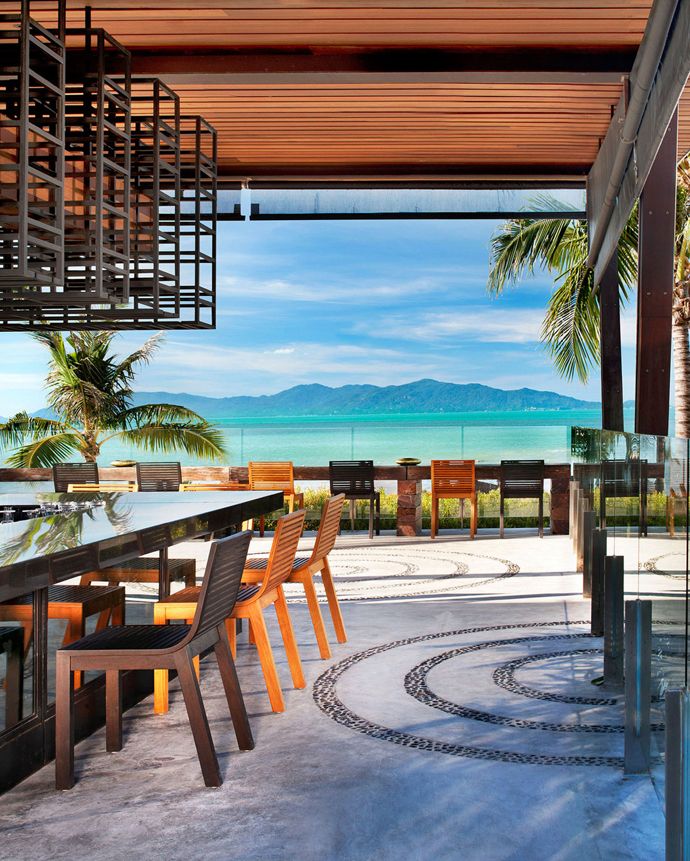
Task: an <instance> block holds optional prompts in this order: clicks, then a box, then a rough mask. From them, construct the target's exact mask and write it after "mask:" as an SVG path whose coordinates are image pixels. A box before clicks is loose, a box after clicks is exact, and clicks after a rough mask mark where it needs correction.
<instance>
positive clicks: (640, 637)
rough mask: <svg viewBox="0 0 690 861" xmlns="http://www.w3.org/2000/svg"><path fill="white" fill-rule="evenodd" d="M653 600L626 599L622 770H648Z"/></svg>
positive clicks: (639, 772) (629, 772) (634, 771)
mask: <svg viewBox="0 0 690 861" xmlns="http://www.w3.org/2000/svg"><path fill="white" fill-rule="evenodd" d="M651 681H652V602H651V601H640V600H636V601H626V602H625V765H624V769H625V773H626V774H641V773H642V772H645V771H647V770H648V769H649V749H650V740H651V732H650V707H651V702H652V698H651Z"/></svg>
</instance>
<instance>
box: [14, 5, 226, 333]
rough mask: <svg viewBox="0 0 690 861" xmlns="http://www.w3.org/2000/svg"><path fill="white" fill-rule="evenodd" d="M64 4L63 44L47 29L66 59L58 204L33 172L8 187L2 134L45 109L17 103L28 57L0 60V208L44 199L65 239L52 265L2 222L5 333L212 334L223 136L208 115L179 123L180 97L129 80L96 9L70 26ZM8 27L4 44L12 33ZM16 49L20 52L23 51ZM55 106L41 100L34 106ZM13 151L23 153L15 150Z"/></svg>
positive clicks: (122, 53) (122, 51)
mask: <svg viewBox="0 0 690 861" xmlns="http://www.w3.org/2000/svg"><path fill="white" fill-rule="evenodd" d="M57 5H58V9H59V13H58V33H59V37H60V38H58V36H55V35H54V34H51V33H50V32H49V31H47V30H45V29H44V28H41V32H43V33H45V34H47V35H44V36H43V37H42V38H43V39H44V40H46V39H50V40H52V41H54V42H55V45H56V46H57V47H58V48H59V49H60V50H59V51H55V52H53V53H54V54H55V57H57V58H58V59H61V61H62V62H61V65H60V66H59V67H58V73H59V75H61V77H59V81H60V83H61V84H62V85H63V90H62V91H61V96H62V101H61V103H60V105H59V106H58V107H56V108H54V110H53V112H52V114H50V116H51V117H54V119H52V120H51V121H52V122H53V123H54V125H55V129H54V131H55V134H54V135H52V137H49V140H50V144H51V146H52V148H53V149H52V150H51V153H52V155H51V156H50V158H52V161H51V165H52V168H51V170H52V175H51V176H50V180H51V182H50V189H51V194H52V196H49V195H48V194H47V193H46V192H45V191H41V193H40V194H39V195H38V196H37V197H36V195H34V188H35V184H34V185H31V184H30V183H27V182H25V181H24V180H23V178H22V177H23V176H24V175H25V174H21V172H20V171H19V170H18V169H17V170H15V171H14V173H12V175H11V179H10V169H9V168H7V169H5V168H4V164H5V163H6V162H7V161H8V159H7V155H6V153H5V146H4V144H5V141H6V140H7V139H9V133H8V132H7V131H6V130H3V129H7V128H9V129H12V128H15V127H17V128H20V127H21V124H22V123H24V124H28V128H29V131H30V132H31V129H32V126H31V122H32V120H31V118H32V116H38V115H39V111H38V109H37V108H36V107H32V105H33V104H34V103H33V102H31V100H29V101H28V102H27V105H28V107H24V103H23V102H20V101H18V100H17V99H16V98H15V100H14V101H12V92H13V89H12V88H14V90H16V91H17V92H21V91H22V90H21V86H20V83H18V81H19V82H21V80H22V79H21V74H20V73H21V71H22V65H21V62H20V60H17V61H16V62H15V64H14V65H12V64H11V63H7V64H6V66H5V67H4V68H3V66H0V87H1V88H3V89H0V99H2V101H0V144H2V147H1V148H0V179H1V180H2V201H3V207H2V213H1V214H2V215H3V217H4V215H5V214H6V213H7V212H8V211H9V207H8V206H5V198H6V197H7V198H8V199H9V202H10V204H12V202H13V198H14V205H15V207H19V206H20V205H21V206H24V207H25V208H26V209H27V211H29V212H30V211H32V210H31V206H32V201H33V199H34V198H35V199H36V200H37V201H38V203H36V208H40V209H41V211H43V212H46V213H49V214H50V218H48V219H45V221H46V223H48V222H49V223H50V226H51V228H52V234H51V235H53V236H55V237H56V238H55V239H54V241H53V245H54V259H52V258H51V259H50V260H49V261H48V262H45V254H44V253H43V252H42V256H40V257H39V256H38V252H33V253H32V252H31V251H30V250H29V249H27V251H26V252H24V253H22V252H20V250H19V243H20V241H22V237H23V235H24V234H19V235H18V236H9V235H8V234H9V231H8V230H7V229H6V228H5V225H6V224H12V222H11V220H10V219H5V220H4V221H3V222H2V224H3V231H4V232H3V233H2V234H0V243H4V244H0V251H2V252H3V253H2V254H0V331H2V330H4V331H40V330H63V329H110V330H128V329H191V328H194V329H207V328H214V327H215V322H216V311H215V304H216V251H217V240H216V227H217V140H216V132H215V129H213V127H212V126H210V125H209V124H208V123H206V122H205V121H204V120H203V118H201V117H196V116H191V117H181V116H180V103H179V98H178V96H177V95H176V94H175V93H174V92H173V91H172V90H171V89H170V88H169V87H167V86H166V85H165V84H164V83H163V82H161V81H159V80H158V79H137V80H136V81H135V82H134V84H133V83H132V81H131V75H130V55H129V52H128V51H127V49H126V48H124V47H123V46H122V45H121V44H120V43H119V42H117V40H115V39H114V38H112V37H111V36H110V35H109V34H108V33H106V32H105V31H104V30H102V29H99V28H93V27H91V26H90V16H89V14H88V10H87V17H86V26H85V27H83V28H79V29H73V28H69V29H67V28H66V27H65V23H64V9H65V4H64V0H59V2H58V4H57ZM6 17H7V16H3V17H2V18H0V23H2V22H4V21H5V19H6ZM13 20H14V22H15V23H16V24H17V25H18V27H19V30H21V31H22V32H29V33H31V32H32V31H31V19H30V16H29V13H28V2H22V4H21V13H17V14H16V15H15V16H14V19H13ZM19 25H20V26H19ZM37 26H40V25H37ZM0 33H2V35H1V36H0V39H2V40H5V39H6V37H7V34H6V31H5V30H0ZM11 35H12V36H13V38H14V39H15V41H18V42H19V41H20V39H19V38H18V37H17V36H16V35H15V33H14V32H12V33H11ZM34 41H35V40H34ZM29 42H30V44H31V45H33V41H32V40H31V39H29ZM2 44H3V42H1V41H0V45H2ZM65 44H67V45H68V46H69V53H68V54H67V56H68V62H67V64H66V68H65V56H66V52H65V48H64V45H65ZM39 47H40V46H39ZM15 53H16V54H17V56H18V57H20V51H19V49H18V50H17V51H16V52H15ZM48 56H49V57H52V56H53V55H52V54H49V55H48ZM2 59H3V62H5V54H3V58H2ZM36 74H37V75H38V74H40V73H38V72H37V73H36ZM44 77H45V76H44ZM37 80H38V84H43V85H45V86H46V87H47V89H48V90H49V92H50V93H52V94H53V95H54V97H56V98H57V96H58V95H60V93H58V92H57V90H58V88H57V87H56V86H53V87H52V88H51V86H50V84H51V82H50V80H47V79H46V80H45V81H44V80H43V78H39V79H37ZM46 103H47V100H46V99H45V98H44V99H43V100H42V101H41V102H36V104H41V105H45V104H46ZM22 110H23V111H24V112H23V113H22ZM42 110H43V111H44V112H46V110H45V108H42ZM13 112H14V114H17V115H18V117H17V122H14V120H15V118H14V116H13ZM32 112H33V113H32ZM3 122H4V123H5V125H3ZM13 122H14V125H13ZM46 122H47V120H46ZM63 123H64V137H60V134H59V133H60V132H62V128H63ZM53 138H54V140H53ZM30 139H31V138H30ZM15 151H16V152H17V153H18V154H19V148H18V147H17V148H16V150H15ZM30 152H31V150H30ZM46 153H47V149H46V147H43V146H36V147H35V149H34V153H33V154H34V156H35V157H40V158H42V159H44V160H48V159H49V156H48V155H47V154H46ZM62 156H64V161H63V160H62ZM18 157H19V155H17V158H18ZM39 170H40V168H36V170H35V171H34V172H36V171H39ZM25 173H26V172H25ZM43 173H46V170H45V169H44V170H43V172H42V173H40V175H39V179H41V181H44V179H45V177H44V176H43ZM45 181H46V182H47V180H45ZM20 198H21V201H20ZM27 223H28V224H29V226H32V224H33V222H32V221H31V220H29V221H28V222H27ZM63 228H64V229H63ZM58 231H62V235H64V243H63V242H61V241H60V239H61V236H58ZM15 233H17V231H15ZM3 237H4V239H3ZM44 247H45V243H44V245H42V246H41V248H42V249H44ZM39 262H40V265H39ZM22 267H24V268H22Z"/></svg>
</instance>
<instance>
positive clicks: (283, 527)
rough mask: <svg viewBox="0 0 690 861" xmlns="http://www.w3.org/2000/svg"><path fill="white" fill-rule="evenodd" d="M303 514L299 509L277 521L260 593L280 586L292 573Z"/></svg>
mask: <svg viewBox="0 0 690 861" xmlns="http://www.w3.org/2000/svg"><path fill="white" fill-rule="evenodd" d="M305 514H306V511H304V510H302V509H300V510H299V511H295V512H293V513H292V514H285V515H284V516H283V517H281V518H280V519H279V520H278V523H277V525H276V531H275V534H274V536H273V543H272V544H271V552H270V555H269V557H268V563H267V565H266V573H265V575H264V586H263V588H262V590H261V591H262V592H266V591H268V590H269V589H274V588H275V587H276V586H280V584H281V583H284V582H285V581H286V580H287V578H288V577H289V576H290V574H291V573H292V565H293V562H294V561H295V556H297V545H298V543H299V539H300V536H301V535H302V528H303V526H304V517H305Z"/></svg>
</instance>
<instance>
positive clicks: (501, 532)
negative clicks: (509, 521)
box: [498, 495, 505, 538]
mask: <svg viewBox="0 0 690 861" xmlns="http://www.w3.org/2000/svg"><path fill="white" fill-rule="evenodd" d="M504 521H505V500H504V499H503V496H502V495H501V504H500V508H499V530H498V532H499V535H500V537H501V538H503V535H504V529H503V526H504Z"/></svg>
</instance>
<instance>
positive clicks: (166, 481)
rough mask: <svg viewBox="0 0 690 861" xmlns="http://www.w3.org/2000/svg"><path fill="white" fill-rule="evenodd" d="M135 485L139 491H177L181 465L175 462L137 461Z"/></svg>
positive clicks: (180, 479) (180, 477)
mask: <svg viewBox="0 0 690 861" xmlns="http://www.w3.org/2000/svg"><path fill="white" fill-rule="evenodd" d="M136 471H137V486H138V488H139V492H140V493H149V492H164V491H179V489H180V485H181V484H182V467H181V466H180V464H179V463H177V462H174V461H173V462H170V463H137V465H136Z"/></svg>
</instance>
